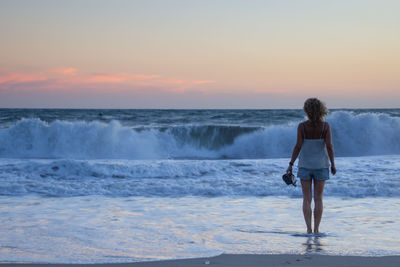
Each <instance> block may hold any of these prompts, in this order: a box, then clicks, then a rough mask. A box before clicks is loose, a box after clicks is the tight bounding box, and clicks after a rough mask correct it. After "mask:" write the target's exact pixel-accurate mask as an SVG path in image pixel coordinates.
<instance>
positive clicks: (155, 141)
mask: <svg viewBox="0 0 400 267" xmlns="http://www.w3.org/2000/svg"><path fill="white" fill-rule="evenodd" d="M327 121H328V122H329V123H330V124H331V128H332V136H333V144H334V147H335V151H336V155H338V156H370V155H388V154H400V135H399V134H398V133H399V132H400V118H398V117H390V116H389V115H386V114H377V113H364V114H359V115H354V114H353V113H351V112H346V111H337V112H333V113H332V114H330V115H329V116H328V117H327ZM296 127H297V125H296V124H289V125H287V124H285V125H273V126H268V127H240V126H222V125H192V126H171V127H163V128H130V127H126V126H123V125H121V124H120V123H119V122H118V121H112V122H110V123H102V122H97V121H93V122H84V121H77V122H68V121H54V122H52V123H46V122H44V121H41V120H40V119H22V120H20V121H18V122H17V123H16V124H15V125H13V126H12V127H10V128H6V129H1V130H0V157H3V158H7V157H9V158H13V157H17V158H78V159H109V158H113V159H118V158H120V159H166V158H238V159H241V158H242V159H243V158H279V157H289V156H290V154H291V151H292V149H293V145H294V143H295V141H296Z"/></svg>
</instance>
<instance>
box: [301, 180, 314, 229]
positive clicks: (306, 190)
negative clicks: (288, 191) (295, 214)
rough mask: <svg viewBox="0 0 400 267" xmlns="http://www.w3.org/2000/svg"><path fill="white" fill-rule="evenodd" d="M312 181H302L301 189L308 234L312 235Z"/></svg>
mask: <svg viewBox="0 0 400 267" xmlns="http://www.w3.org/2000/svg"><path fill="white" fill-rule="evenodd" d="M311 185H312V181H311V180H308V181H306V180H301V189H302V190H303V215H304V220H305V221H306V225H307V233H308V234H311V233H312V228H311V215H312V212H311V200H312V192H311Z"/></svg>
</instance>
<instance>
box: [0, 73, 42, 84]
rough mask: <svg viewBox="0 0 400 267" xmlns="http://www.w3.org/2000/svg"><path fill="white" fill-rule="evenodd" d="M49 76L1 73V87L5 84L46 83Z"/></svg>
mask: <svg viewBox="0 0 400 267" xmlns="http://www.w3.org/2000/svg"><path fill="white" fill-rule="evenodd" d="M47 79H48V78H47V76H46V75H45V74H44V73H42V72H39V73H15V72H14V73H12V72H0V85H1V84H4V83H25V82H35V81H45V80H47Z"/></svg>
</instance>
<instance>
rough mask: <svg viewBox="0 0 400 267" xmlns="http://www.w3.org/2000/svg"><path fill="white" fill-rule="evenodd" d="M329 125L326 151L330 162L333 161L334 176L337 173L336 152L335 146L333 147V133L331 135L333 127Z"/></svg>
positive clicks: (332, 170)
mask: <svg viewBox="0 0 400 267" xmlns="http://www.w3.org/2000/svg"><path fill="white" fill-rule="evenodd" d="M326 124H327V127H326V128H327V129H326V130H327V133H326V136H325V144H326V150H327V151H328V156H329V160H330V161H331V172H332V174H333V175H335V173H336V167H335V151H334V150H333V145H332V133H331V126H330V125H329V123H326Z"/></svg>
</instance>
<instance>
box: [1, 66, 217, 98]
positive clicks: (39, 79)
mask: <svg viewBox="0 0 400 267" xmlns="http://www.w3.org/2000/svg"><path fill="white" fill-rule="evenodd" d="M213 82H214V81H211V80H187V79H179V78H176V77H166V76H162V75H156V74H133V73H80V72H79V71H78V69H76V68H57V69H50V70H48V71H43V72H36V73H26V72H24V73H23V72H21V73H17V72H13V73H11V72H0V90H2V89H3V90H4V89H12V88H20V89H25V90H28V89H29V90H35V89H37V88H42V89H47V90H55V89H57V90H63V89H65V90H75V89H76V90H81V89H82V88H86V89H89V88H93V89H96V90H98V91H100V90H101V91H107V90H108V91H110V90H112V91H115V90H116V91H121V90H123V91H126V90H130V91H135V90H145V88H160V89H162V90H166V91H170V92H184V91H186V90H189V89H192V88H193V86H199V85H203V84H208V83H213ZM27 83H29V86H28V84H27ZM139 88H140V89H139ZM198 89H199V88H196V90H198Z"/></svg>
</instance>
